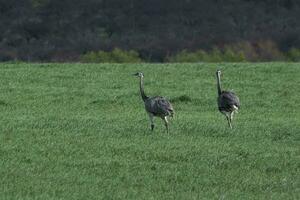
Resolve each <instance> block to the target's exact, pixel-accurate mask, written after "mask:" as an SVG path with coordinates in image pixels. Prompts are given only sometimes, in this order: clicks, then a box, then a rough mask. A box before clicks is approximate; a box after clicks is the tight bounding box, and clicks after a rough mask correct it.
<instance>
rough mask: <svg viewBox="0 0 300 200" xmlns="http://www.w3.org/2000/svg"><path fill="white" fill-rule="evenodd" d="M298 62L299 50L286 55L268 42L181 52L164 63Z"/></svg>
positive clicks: (244, 43) (243, 43) (293, 50)
mask: <svg viewBox="0 0 300 200" xmlns="http://www.w3.org/2000/svg"><path fill="white" fill-rule="evenodd" d="M286 60H287V61H292V62H299V61H300V49H296V48H292V49H290V50H289V51H288V52H287V53H283V52H281V51H280V50H279V48H278V47H277V45H276V44H275V43H274V42H272V41H270V40H266V41H257V42H254V43H250V42H239V43H235V44H230V45H225V46H224V47H223V48H218V47H214V48H213V49H212V50H210V51H204V50H198V51H195V52H188V51H187V50H183V51H181V52H179V53H177V54H175V55H173V56H168V57H167V58H166V60H165V61H166V62H244V61H249V62H261V61H286Z"/></svg>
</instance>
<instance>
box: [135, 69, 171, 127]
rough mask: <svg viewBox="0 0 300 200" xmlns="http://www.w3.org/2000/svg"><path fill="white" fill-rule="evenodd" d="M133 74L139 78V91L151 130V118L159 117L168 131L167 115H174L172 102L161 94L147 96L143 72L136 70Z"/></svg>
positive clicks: (152, 124)
mask: <svg viewBox="0 0 300 200" xmlns="http://www.w3.org/2000/svg"><path fill="white" fill-rule="evenodd" d="M134 75H135V76H138V77H139V78H140V93H141V96H142V99H143V101H144V104H145V110H146V111H147V113H148V115H149V118H150V122H151V130H153V129H154V120H153V118H154V117H160V118H161V119H162V120H163V121H164V123H165V126H166V130H167V132H169V125H168V123H169V122H168V119H167V117H169V116H170V117H173V115H174V109H173V106H172V104H171V103H170V102H169V101H168V100H167V99H166V98H164V97H161V96H155V97H148V96H147V95H146V94H145V91H144V74H143V73H141V72H138V73H136V74H134Z"/></svg>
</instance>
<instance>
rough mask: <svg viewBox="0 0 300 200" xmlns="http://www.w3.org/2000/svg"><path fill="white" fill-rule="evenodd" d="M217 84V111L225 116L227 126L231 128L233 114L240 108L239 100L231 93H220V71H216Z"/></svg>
mask: <svg viewBox="0 0 300 200" xmlns="http://www.w3.org/2000/svg"><path fill="white" fill-rule="evenodd" d="M216 75H217V84H218V107H219V111H220V112H221V113H223V114H224V115H225V116H226V119H227V121H228V125H229V127H230V128H232V124H231V123H232V120H233V114H234V113H235V112H236V113H237V111H238V109H239V108H240V100H239V98H238V97H237V96H236V95H235V94H234V93H233V92H231V91H222V89H221V80H220V78H221V71H220V70H217V72H216Z"/></svg>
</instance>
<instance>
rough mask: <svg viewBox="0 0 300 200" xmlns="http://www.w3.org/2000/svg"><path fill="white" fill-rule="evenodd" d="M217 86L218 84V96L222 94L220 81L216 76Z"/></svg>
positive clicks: (218, 76)
mask: <svg viewBox="0 0 300 200" xmlns="http://www.w3.org/2000/svg"><path fill="white" fill-rule="evenodd" d="M217 84H218V86H217V87H218V94H219V95H220V94H221V93H222V90H221V80H220V75H219V74H217Z"/></svg>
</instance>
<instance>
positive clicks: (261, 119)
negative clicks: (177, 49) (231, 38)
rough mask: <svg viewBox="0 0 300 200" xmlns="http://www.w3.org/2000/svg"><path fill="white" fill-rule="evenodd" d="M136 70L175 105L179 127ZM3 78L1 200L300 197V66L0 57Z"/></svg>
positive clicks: (0, 78) (0, 100) (0, 101)
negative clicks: (5, 60) (234, 107)
mask: <svg viewBox="0 0 300 200" xmlns="http://www.w3.org/2000/svg"><path fill="white" fill-rule="evenodd" d="M218 68H219V69H222V71H223V77H222V84H223V89H233V90H234V91H235V92H236V93H237V94H238V96H239V97H240V100H241V109H240V111H239V113H238V114H237V115H236V118H235V120H234V122H233V126H234V128H233V130H230V129H228V127H227V122H226V120H225V117H224V116H223V115H222V114H220V113H219V111H218V109H217V103H216V97H217V90H216V80H215V71H216V69H218ZM137 71H142V72H144V74H145V90H146V94H147V95H149V96H154V95H162V96H166V97H168V98H169V99H170V100H171V101H172V102H173V106H174V108H175V112H176V113H175V117H174V119H173V120H171V122H170V134H167V133H166V132H165V127H164V125H163V122H162V120H160V119H158V118H156V119H155V123H156V128H155V131H154V132H151V131H150V123H149V119H148V115H147V114H146V112H145V110H144V107H143V102H142V100H141V97H140V96H139V86H138V82H139V80H138V79H137V78H136V77H134V76H132V74H133V73H135V72H137ZM0 83H1V86H0V119H1V122H0V131H1V133H0V156H1V161H0V162H1V164H0V177H1V179H0V199H4V200H5V199H28V200H29V199H30V200H31V199H300V89H299V87H300V64H299V63H298V64H295V63H294V64H293V63H254V64H249V63H242V64H230V63H226V64H122V65H121V64H120V65H116V64H0Z"/></svg>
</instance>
